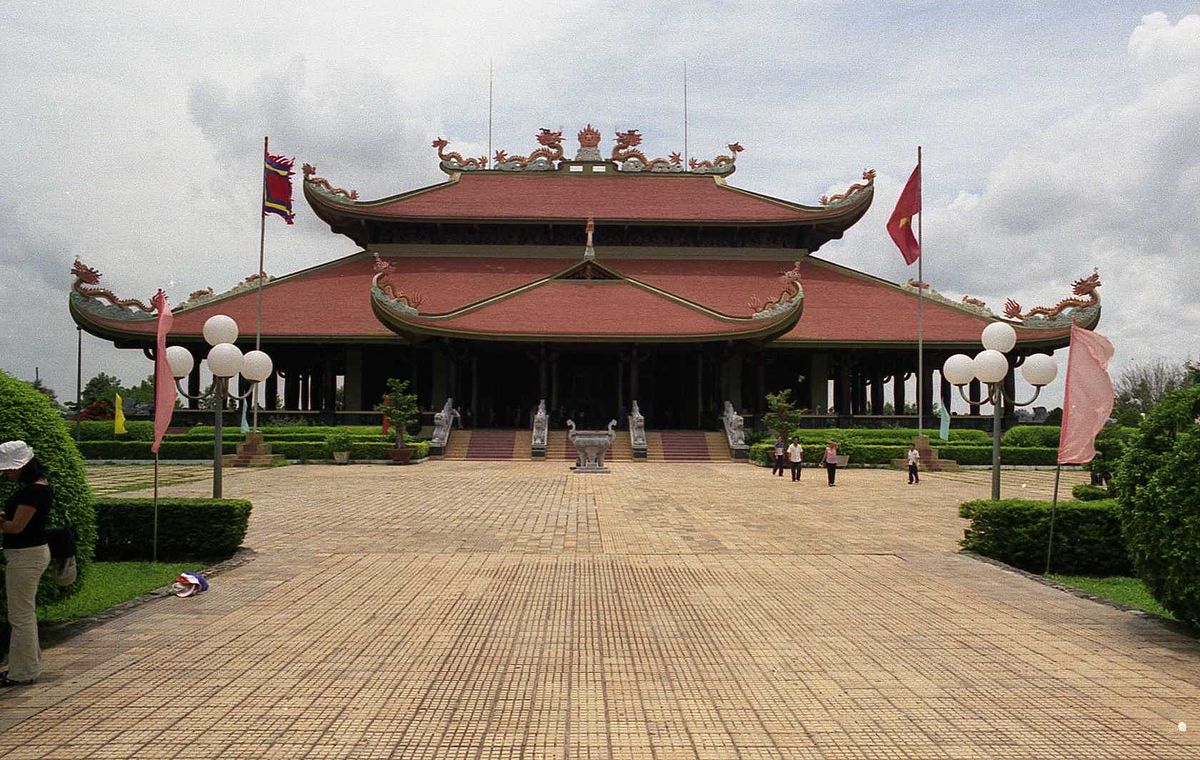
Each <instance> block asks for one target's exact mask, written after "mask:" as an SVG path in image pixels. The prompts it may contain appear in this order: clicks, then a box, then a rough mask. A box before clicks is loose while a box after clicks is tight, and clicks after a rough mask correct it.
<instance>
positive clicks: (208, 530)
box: [96, 498, 251, 562]
mask: <svg viewBox="0 0 1200 760" xmlns="http://www.w3.org/2000/svg"><path fill="white" fill-rule="evenodd" d="M250 510H251V506H250V502H248V501H246V500H244V499H161V498H160V499H159V500H158V559H159V561H160V562H176V561H185V560H219V559H225V558H227V557H230V556H232V555H233V553H234V552H236V551H237V548H238V547H239V546H241V545H242V539H244V538H245V537H246V527H247V525H248V524H249V521H250ZM96 522H97V528H98V529H99V536H98V538H97V540H96V559H97V560H102V561H107V562H128V561H133V560H148V559H150V557H151V555H152V553H153V540H154V500H153V499H123V498H107V499H97V500H96Z"/></svg>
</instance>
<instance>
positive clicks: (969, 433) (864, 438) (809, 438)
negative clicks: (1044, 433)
mask: <svg viewBox="0 0 1200 760" xmlns="http://www.w3.org/2000/svg"><path fill="white" fill-rule="evenodd" d="M916 434H917V430H916V428H798V429H796V430H793V431H792V433H791V435H789V436H788V438H789V439H790V438H791V437H792V436H798V437H799V438H800V442H801V443H802V444H804V446H805V447H807V446H808V445H809V444H810V443H820V444H822V445H824V443H825V441H827V440H829V439H831V438H832V439H833V440H835V441H837V442H838V443H848V442H861V443H869V444H893V445H904V446H907V445H908V444H909V443H911V442H912V439H913V437H914V436H916ZM925 434H926V435H928V436H929V438H930V440H931V441H932V445H933V446H935V447H936V446H937V445H938V444H939V443H940V444H942V445H945V444H946V441H944V440H942V439H941V438H939V437H938V431H937V430H926V431H925ZM774 439H775V438H774V436H773V435H770V434H769V433H768V434H763V435H762V436H760V441H759V442H762V443H765V442H768V441H773V440H774ZM991 440H992V436H991V433H988V432H985V431H983V430H951V431H950V439H949V442H950V443H960V444H975V445H980V444H984V443H988V442H990V441H991ZM1054 445H1055V446H1057V445H1058V441H1057V439H1056V440H1055V443H1054Z"/></svg>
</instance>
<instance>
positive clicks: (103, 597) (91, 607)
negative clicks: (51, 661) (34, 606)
mask: <svg viewBox="0 0 1200 760" xmlns="http://www.w3.org/2000/svg"><path fill="white" fill-rule="evenodd" d="M197 569H199V568H198V567H197V565H196V563H194V562H182V563H169V562H95V563H93V564H92V565H91V566H90V567H89V568H88V573H87V575H86V576H85V577H84V579H83V586H82V587H80V589H79V590H78V591H77V592H75V593H74V594H72V595H71V596H70V597H68V598H66V599H63V600H61V601H58V602H54V603H53V604H48V605H43V606H41V607H38V611H37V617H38V622H39V623H42V624H50V625H55V624H58V623H67V622H70V621H72V620H78V619H79V618H85V617H88V616H89V615H95V614H96V613H97V612H103V611H104V610H107V609H108V608H110V607H115V606H116V605H118V604H121V603H122V602H127V601H129V600H130V599H137V598H138V597H139V596H142V595H143V594H147V593H149V592H151V591H153V590H154V589H156V588H162V587H163V586H167V585H169V584H170V583H171V582H172V581H174V580H175V578H176V576H178V575H179V574H180V573H181V572H183V571H185V570H197Z"/></svg>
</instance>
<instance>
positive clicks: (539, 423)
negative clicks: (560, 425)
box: [530, 399, 550, 457]
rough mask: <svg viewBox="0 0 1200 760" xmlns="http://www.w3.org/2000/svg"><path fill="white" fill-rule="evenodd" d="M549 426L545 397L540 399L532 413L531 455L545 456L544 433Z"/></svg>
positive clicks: (545, 433)
mask: <svg viewBox="0 0 1200 760" xmlns="http://www.w3.org/2000/svg"><path fill="white" fill-rule="evenodd" d="M549 428H550V417H549V415H547V414H546V399H542V400H541V401H539V402H538V408H537V411H536V412H535V413H534V415H533V440H532V443H531V447H530V451H531V453H532V454H533V456H535V457H544V456H546V435H547V432H548V431H549Z"/></svg>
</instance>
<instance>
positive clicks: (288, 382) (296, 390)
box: [283, 369, 300, 411]
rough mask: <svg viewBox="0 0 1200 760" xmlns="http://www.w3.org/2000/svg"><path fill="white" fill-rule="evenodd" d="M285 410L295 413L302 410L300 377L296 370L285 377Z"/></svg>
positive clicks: (292, 370) (291, 370)
mask: <svg viewBox="0 0 1200 760" xmlns="http://www.w3.org/2000/svg"><path fill="white" fill-rule="evenodd" d="M283 408H284V409H288V410H293V411H294V410H296V409H299V408H300V376H299V374H297V372H296V370H294V369H289V370H288V371H287V373H286V374H284V376H283Z"/></svg>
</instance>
